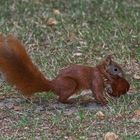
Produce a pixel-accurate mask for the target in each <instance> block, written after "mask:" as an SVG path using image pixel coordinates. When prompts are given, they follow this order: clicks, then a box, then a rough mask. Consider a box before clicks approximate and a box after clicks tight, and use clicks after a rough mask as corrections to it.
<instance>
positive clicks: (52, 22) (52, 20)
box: [47, 18, 58, 26]
mask: <svg viewBox="0 0 140 140" xmlns="http://www.w3.org/2000/svg"><path fill="white" fill-rule="evenodd" d="M57 24H58V22H57V21H56V19H54V18H49V19H48V22H47V25H48V26H54V25H57Z"/></svg>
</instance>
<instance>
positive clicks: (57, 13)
mask: <svg viewBox="0 0 140 140" xmlns="http://www.w3.org/2000/svg"><path fill="white" fill-rule="evenodd" d="M53 13H54V14H55V15H60V14H61V13H60V11H59V10H58V9H53Z"/></svg>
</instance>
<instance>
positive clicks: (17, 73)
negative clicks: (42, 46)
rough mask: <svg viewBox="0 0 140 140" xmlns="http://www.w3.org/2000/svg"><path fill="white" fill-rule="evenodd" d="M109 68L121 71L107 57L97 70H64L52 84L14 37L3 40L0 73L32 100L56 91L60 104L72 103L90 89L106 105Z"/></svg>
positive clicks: (84, 67)
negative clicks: (71, 97)
mask: <svg viewBox="0 0 140 140" xmlns="http://www.w3.org/2000/svg"><path fill="white" fill-rule="evenodd" d="M112 64H113V65H112ZM108 66H112V67H114V66H115V67H117V68H119V69H121V68H120V67H119V65H117V64H116V63H115V62H113V61H112V60H111V57H110V56H108V57H107V58H106V59H105V60H103V61H102V63H101V64H99V65H97V66H96V67H87V66H82V65H71V66H69V67H67V68H64V69H63V70H61V71H60V73H59V75H58V76H57V77H56V78H54V79H53V80H48V79H46V78H45V77H44V75H43V74H42V73H41V72H40V71H39V70H38V69H37V67H36V66H35V65H34V64H33V63H32V61H31V59H30V57H29V56H28V54H27V53H26V50H25V48H24V46H23V45H22V44H21V42H20V41H19V40H17V39H16V38H15V37H13V36H12V35H9V36H7V37H3V36H2V35H1V36H0V71H1V72H2V74H3V75H4V77H5V79H6V80H7V81H8V82H9V83H10V84H12V85H15V86H16V87H17V88H18V89H19V90H20V91H21V92H22V93H23V94H24V95H25V96H26V97H31V96H32V94H34V93H35V92H42V91H46V92H47V91H53V92H54V93H56V94H57V95H58V96H59V101H60V102H62V103H69V100H68V98H69V97H70V96H71V95H73V94H74V93H76V92H77V91H79V90H81V89H83V90H84V89H91V90H92V92H93V94H94V95H95V98H96V99H97V101H98V102H99V103H101V104H106V100H105V98H104V95H103V91H104V87H105V85H104V78H107V79H109V80H111V76H110V74H109V73H107V72H106V70H107V69H108ZM109 69H110V67H109ZM120 72H122V71H120Z"/></svg>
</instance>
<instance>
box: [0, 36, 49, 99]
mask: <svg viewBox="0 0 140 140" xmlns="http://www.w3.org/2000/svg"><path fill="white" fill-rule="evenodd" d="M0 71H1V73H2V75H3V76H4V78H5V80H6V81H8V82H9V83H10V84H11V85H14V86H16V88H17V89H19V90H20V91H21V92H22V93H23V94H24V95H26V96H29V97H30V96H31V95H32V94H33V93H35V92H41V91H49V90H50V86H49V80H47V79H46V78H45V77H44V75H43V74H42V73H41V72H40V71H39V70H38V68H37V67H36V66H35V65H34V64H33V62H32V60H31V59H30V57H29V56H28V54H27V52H26V50H25V48H24V46H23V45H22V43H21V42H20V41H19V40H18V39H17V38H15V37H14V36H12V35H8V36H7V37H4V36H2V35H0Z"/></svg>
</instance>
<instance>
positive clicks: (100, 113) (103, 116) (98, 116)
mask: <svg viewBox="0 0 140 140" xmlns="http://www.w3.org/2000/svg"><path fill="white" fill-rule="evenodd" d="M95 115H96V117H97V119H100V120H103V119H105V115H104V114H103V112H101V111H98V112H97V113H96V114H95Z"/></svg>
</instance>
